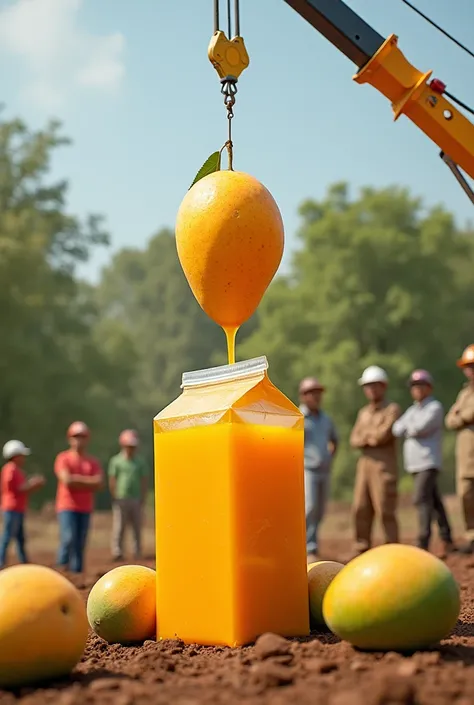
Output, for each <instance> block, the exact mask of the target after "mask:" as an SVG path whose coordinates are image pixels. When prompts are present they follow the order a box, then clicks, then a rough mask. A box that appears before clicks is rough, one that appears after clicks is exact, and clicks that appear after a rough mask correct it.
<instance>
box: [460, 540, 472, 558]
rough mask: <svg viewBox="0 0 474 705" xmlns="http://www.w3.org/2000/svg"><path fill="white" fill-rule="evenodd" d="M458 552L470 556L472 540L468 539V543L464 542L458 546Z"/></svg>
mask: <svg viewBox="0 0 474 705" xmlns="http://www.w3.org/2000/svg"><path fill="white" fill-rule="evenodd" d="M458 550H459V553H462V554H463V555H465V556H470V555H472V554H473V553H474V541H469V542H468V543H466V544H464V546H460V548H459V549H458Z"/></svg>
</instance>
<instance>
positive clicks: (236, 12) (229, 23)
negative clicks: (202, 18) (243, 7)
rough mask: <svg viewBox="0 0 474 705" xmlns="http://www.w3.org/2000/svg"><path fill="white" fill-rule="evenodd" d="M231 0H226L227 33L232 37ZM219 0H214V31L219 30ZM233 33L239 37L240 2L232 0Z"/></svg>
mask: <svg viewBox="0 0 474 705" xmlns="http://www.w3.org/2000/svg"><path fill="white" fill-rule="evenodd" d="M231 5H232V3H231V0H227V35H228V37H229V39H231V38H232V12H231ZM219 25H220V18H219V0H214V33H215V32H218V31H219V30H220V26H219ZM234 34H235V36H236V37H240V2H239V0H234Z"/></svg>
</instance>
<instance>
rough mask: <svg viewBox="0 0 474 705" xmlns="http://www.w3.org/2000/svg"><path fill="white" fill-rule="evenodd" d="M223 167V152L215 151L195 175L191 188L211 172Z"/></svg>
mask: <svg viewBox="0 0 474 705" xmlns="http://www.w3.org/2000/svg"><path fill="white" fill-rule="evenodd" d="M220 168H221V153H220V152H213V153H212V154H211V156H210V157H208V158H207V159H206V161H205V162H204V164H203V165H202V167H201V168H200V169H199V171H198V173H197V174H196V176H195V177H194V181H193V183H192V184H191V186H190V187H189V188H192V186H194V184H195V183H196V182H198V181H199V180H200V179H203V178H204V177H205V176H208V175H209V174H213V173H214V172H215V171H219V170H220Z"/></svg>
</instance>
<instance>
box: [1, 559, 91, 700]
mask: <svg viewBox="0 0 474 705" xmlns="http://www.w3.org/2000/svg"><path fill="white" fill-rule="evenodd" d="M88 631H89V625H88V624H87V616H86V607H85V603H84V600H83V598H82V596H81V594H80V593H79V591H78V590H77V589H76V588H75V587H74V585H72V583H70V582H69V580H67V579H66V578H65V577H63V576H62V575H60V574H59V573H57V572H56V571H54V570H51V569H50V568H46V567H45V566H41V565H34V564H32V565H18V566H13V567H11V568H7V569H6V570H3V571H1V572H0V687H3V688H9V687H15V686H22V685H27V684H30V683H35V682H38V681H44V680H49V679H51V678H59V677H63V676H66V675H68V674H69V673H70V671H71V670H72V669H73V668H74V666H75V665H76V664H77V663H78V661H79V660H80V659H81V656H82V654H83V652H84V648H85V645H86V640H87V634H88Z"/></svg>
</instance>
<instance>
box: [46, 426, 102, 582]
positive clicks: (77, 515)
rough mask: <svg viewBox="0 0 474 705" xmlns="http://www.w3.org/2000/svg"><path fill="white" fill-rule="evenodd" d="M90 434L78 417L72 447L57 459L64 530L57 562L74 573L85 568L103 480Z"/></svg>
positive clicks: (70, 433)
mask: <svg viewBox="0 0 474 705" xmlns="http://www.w3.org/2000/svg"><path fill="white" fill-rule="evenodd" d="M89 437H90V432H89V429H88V427H87V426H86V424H85V423H83V422H82V421H74V423H72V424H71V425H70V426H69V428H68V431H67V438H68V442H69V450H65V451H63V452H62V453H59V455H58V456H57V457H56V460H55V463H54V472H55V473H56V476H57V478H58V489H57V493H56V512H57V515H58V519H59V531H60V546H59V552H58V559H57V563H58V565H59V566H61V567H63V568H69V569H70V570H71V572H73V573H81V572H82V568H83V561H84V549H85V547H86V541H87V533H88V531H89V522H90V516H91V513H92V510H93V508H94V494H95V492H97V491H98V490H100V489H101V487H102V484H103V473H102V468H101V466H100V463H99V461H98V460H97V458H94V457H92V456H91V455H88V454H87V452H86V451H87V445H88V442H89Z"/></svg>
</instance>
